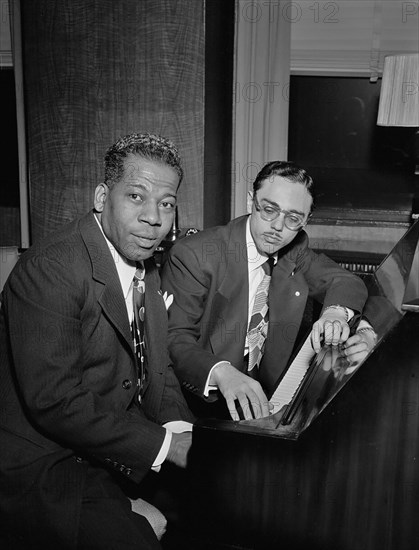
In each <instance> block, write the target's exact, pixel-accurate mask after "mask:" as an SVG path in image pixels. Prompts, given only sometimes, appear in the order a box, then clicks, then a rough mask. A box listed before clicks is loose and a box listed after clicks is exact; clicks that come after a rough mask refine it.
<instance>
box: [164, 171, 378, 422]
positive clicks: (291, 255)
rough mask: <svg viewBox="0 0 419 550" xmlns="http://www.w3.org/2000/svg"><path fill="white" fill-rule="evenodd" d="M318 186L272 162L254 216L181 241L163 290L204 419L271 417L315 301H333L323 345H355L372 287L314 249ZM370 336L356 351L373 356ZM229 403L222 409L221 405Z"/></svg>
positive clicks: (257, 186) (174, 352)
mask: <svg viewBox="0 0 419 550" xmlns="http://www.w3.org/2000/svg"><path fill="white" fill-rule="evenodd" d="M312 188H313V182H312V179H311V177H310V176H309V175H308V174H307V173H306V172H305V171H304V170H302V169H300V168H298V167H296V166H294V165H293V164H292V163H288V162H281V161H276V162H271V163H268V164H267V165H266V166H265V167H264V168H263V169H262V170H261V172H260V173H259V174H258V176H257V177H256V180H255V182H254V186H253V193H252V194H249V204H248V207H249V212H250V215H249V216H243V217H240V218H237V219H235V220H233V221H231V222H230V223H229V224H227V225H225V226H220V227H215V228H211V229H207V230H205V231H202V232H200V233H198V234H196V235H192V236H189V237H186V238H184V239H181V240H180V241H179V242H178V243H177V244H176V245H175V246H174V247H173V249H172V250H171V253H170V257H169V260H168V261H167V262H166V264H165V267H164V270H163V275H162V288H163V290H164V291H167V292H168V293H169V294H170V295H173V299H174V302H173V305H172V307H171V309H170V311H169V352H170V355H171V358H172V360H173V363H174V367H175V372H176V374H177V376H178V378H179V379H180V381H181V383H182V385H183V387H184V388H186V389H188V390H190V392H192V394H194V395H195V396H199V397H200V398H203V400H204V402H205V403H206V404H207V406H205V405H203V401H202V399H201V400H195V406H196V407H197V408H196V409H195V410H196V412H197V414H199V415H206V416H212V415H217V416H218V415H219V414H225V415H227V416H228V413H229V414H230V415H231V417H232V418H233V419H235V420H237V419H239V417H242V416H243V417H244V418H246V419H250V418H252V417H255V418H260V417H263V416H267V415H268V414H269V404H268V399H267V395H268V396H270V394H271V393H272V391H273V389H274V387H275V383H276V381H277V380H278V379H279V378H280V376H281V374H282V373H283V372H284V369H285V368H286V366H287V364H288V361H289V359H290V356H291V354H292V352H293V349H294V344H295V341H296V337H297V334H298V332H299V329H300V325H301V322H302V319H303V314H304V310H305V306H306V303H307V298H308V297H309V296H310V297H314V298H316V299H317V300H319V301H321V302H322V303H323V311H322V315H321V317H320V318H319V320H318V321H317V322H316V323H315V324H314V326H313V330H312V340H313V347H314V349H315V350H316V351H319V349H320V346H321V344H322V343H326V344H332V345H333V344H339V343H343V342H345V341H347V340H348V337H349V333H350V329H349V326H348V321H349V320H350V319H351V318H352V317H353V316H354V315H359V314H360V312H361V310H362V308H363V305H364V303H365V300H366V297H367V291H366V288H365V285H364V284H363V282H362V281H361V280H360V279H359V278H358V277H356V276H355V275H353V274H351V273H349V272H348V271H345V270H343V269H341V268H340V267H339V266H338V265H337V264H335V263H334V262H333V261H332V260H330V259H329V258H327V257H326V256H324V255H322V254H320V255H318V254H316V253H315V252H313V251H312V250H310V249H309V247H308V237H307V234H306V233H305V232H304V231H303V228H304V226H305V225H306V224H307V221H308V219H309V216H310V213H311V210H312V206H313V197H312ZM268 260H269V262H268ZM272 260H273V264H274V266H273V269H272V273H271V279H270V284H269V300H268V305H269V316H268V320H267V322H266V324H265V325H264V324H263V323H262V324H259V327H260V330H264V329H265V330H266V331H267V335H266V339H265V341H264V343H263V344H262V345H261V361H260V363H259V364H258V365H256V366H254V364H252V365H249V361H250V358H251V355H252V354H251V345H252V344H251V340H250V336H251V330H254V328H251V330H249V326H250V324H251V322H252V321H251V319H253V313H254V307H253V306H254V304H255V302H257V299H256V294H257V292H258V289H259V284H260V283H261V281H262V280H263V278H264V268H263V264H264V263H266V264H268V263H272ZM258 330H259V328H258ZM251 337H252V338H253V336H251ZM368 337H369V335H367V334H366V331H363V333H362V335H357V336H352V337H351V338H350V340H348V341H347V342H346V345H347V350H348V355H353V356H356V358H357V359H359V357H360V356H362V355H363V354H365V351H366V349H367V347H368V345H367V343H366V341H367V339H368ZM219 397H223V398H224V400H225V401H224V400H223V399H221V403H224V407H221V408H224V410H223V411H221V412H220V411H219V409H220V407H219V406H215V404H214V403H215V402H217V400H218V404H219V403H220V400H219V399H218V398H219ZM191 403H192V405H191V406H194V404H193V403H194V400H193V399H191ZM225 404H226V405H227V409H228V411H227V409H226V408H225ZM198 405H199V406H198ZM216 409H217V413H216V412H215V411H216ZM240 409H241V410H240Z"/></svg>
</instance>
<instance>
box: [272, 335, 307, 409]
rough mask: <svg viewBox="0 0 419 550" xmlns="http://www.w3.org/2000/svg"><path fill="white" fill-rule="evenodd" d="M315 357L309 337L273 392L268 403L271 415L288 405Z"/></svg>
mask: <svg viewBox="0 0 419 550" xmlns="http://www.w3.org/2000/svg"><path fill="white" fill-rule="evenodd" d="M314 355H315V351H314V350H313V348H312V346H311V338H310V336H309V337H308V338H307V340H306V341H305V342H304V344H303V345H302V346H301V348H300V351H299V352H298V353H297V355H296V356H295V358H294V361H293V362H292V363H291V365H290V366H289V368H288V370H287V372H286V373H285V375H284V377H283V379H282V380H281V382H280V383H279V385H278V387H277V388H276V390H275V391H274V393H273V395H272V397H271V399H270V403H271V404H272V405H273V407H274V408H273V410H272V411H271V414H275V413H277V412H278V411H279V410H280V409H281V408H282V407H283V406H284V405H288V403H290V401H291V399H292V398H293V396H294V394H295V392H296V391H297V390H298V388H299V386H300V384H301V382H302V381H303V379H304V376H305V374H306V372H307V370H308V367H309V365H310V361H311V359H312V358H313V356H314Z"/></svg>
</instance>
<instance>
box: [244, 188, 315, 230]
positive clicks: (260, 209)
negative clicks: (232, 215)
mask: <svg viewBox="0 0 419 550" xmlns="http://www.w3.org/2000/svg"><path fill="white" fill-rule="evenodd" d="M253 202H254V204H255V208H256V212H258V213H259V215H260V217H261V218H262V220H264V221H265V222H273V221H275V220H277V219H278V217H279V215H280V214H284V224H285V226H286V227H287V229H289V230H290V231H300V229H302V228H303V227H305V226H306V225H307V223H308V220H309V219H310V217H311V212H310V213H309V214H308V216H307V219H306V220H305V221H304V222H302V223H301V224H300V225H299V226H298V227H289V225H288V224H287V216H288V215H289V216H296V217H299V214H296V213H294V212H290V211H289V210H283V209H282V208H280V207H279V206H270V207H269V208H272V209H273V210H275V212H276V214H275V216H274V217H273V218H272V219H268V218H264V217H263V214H262V212H263V213H264V214H266V212H265V209H264V207H263V206H261V205H260V203H259V201H258V200H257V198H256V193H254V194H253Z"/></svg>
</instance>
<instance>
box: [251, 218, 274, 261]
mask: <svg viewBox="0 0 419 550" xmlns="http://www.w3.org/2000/svg"><path fill="white" fill-rule="evenodd" d="M246 249H247V262H248V266H249V271H254V270H255V269H258V268H259V267H260V266H261V265H262V264H264V263H265V262H266V260H267V259H268V258H269V256H268V255H267V254H260V253H259V251H258V249H257V248H256V243H255V241H254V240H253V237H252V233H251V231H250V216H249V217H248V218H247V222H246ZM273 258H274V265H276V262H277V261H278V252H275V254H273Z"/></svg>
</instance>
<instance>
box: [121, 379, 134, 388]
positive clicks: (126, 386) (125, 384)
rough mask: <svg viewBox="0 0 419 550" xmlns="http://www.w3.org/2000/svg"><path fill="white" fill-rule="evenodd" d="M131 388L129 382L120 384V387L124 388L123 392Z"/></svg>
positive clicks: (125, 381)
mask: <svg viewBox="0 0 419 550" xmlns="http://www.w3.org/2000/svg"><path fill="white" fill-rule="evenodd" d="M131 386H132V382H131V380H124V381H123V382H122V387H123V388H124V390H129V389H130V387H131Z"/></svg>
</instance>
